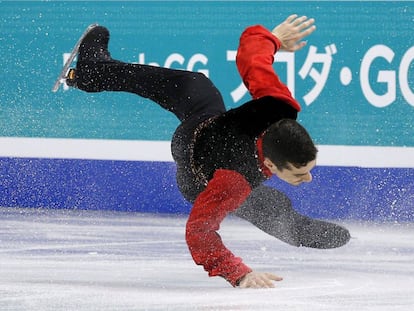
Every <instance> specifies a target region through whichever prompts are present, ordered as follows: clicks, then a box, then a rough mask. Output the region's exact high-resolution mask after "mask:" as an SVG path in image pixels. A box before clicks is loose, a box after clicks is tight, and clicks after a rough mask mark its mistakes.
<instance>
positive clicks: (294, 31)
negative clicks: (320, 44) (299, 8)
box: [272, 14, 316, 52]
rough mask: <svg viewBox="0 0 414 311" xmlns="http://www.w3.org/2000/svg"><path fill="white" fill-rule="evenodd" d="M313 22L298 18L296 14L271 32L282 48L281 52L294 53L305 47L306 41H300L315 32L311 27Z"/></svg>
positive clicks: (302, 17)
mask: <svg viewBox="0 0 414 311" xmlns="http://www.w3.org/2000/svg"><path fill="white" fill-rule="evenodd" d="M314 22H315V20H314V19H313V18H307V17H306V16H301V17H298V16H297V15H296V14H293V15H290V16H289V17H288V18H286V20H285V21H284V22H282V23H281V24H280V25H278V26H276V27H275V28H274V29H273V30H272V34H273V35H275V36H276V37H277V38H278V39H279V40H280V42H281V43H282V46H281V47H280V49H281V50H284V51H288V52H295V51H297V50H300V49H301V48H303V47H304V46H305V45H306V41H301V40H302V39H304V38H305V37H307V36H309V35H310V34H311V33H312V32H314V31H315V29H316V26H315V25H313V24H314Z"/></svg>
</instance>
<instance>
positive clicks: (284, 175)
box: [264, 158, 316, 186]
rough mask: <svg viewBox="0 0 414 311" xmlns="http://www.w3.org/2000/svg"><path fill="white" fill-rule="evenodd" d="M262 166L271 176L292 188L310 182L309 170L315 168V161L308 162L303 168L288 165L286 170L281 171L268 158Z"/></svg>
mask: <svg viewBox="0 0 414 311" xmlns="http://www.w3.org/2000/svg"><path fill="white" fill-rule="evenodd" d="M264 164H265V165H266V166H267V168H268V169H269V170H270V171H271V172H272V174H274V175H276V176H277V177H279V178H280V179H282V180H284V181H286V182H287V183H289V184H291V185H293V186H298V185H300V184H301V183H303V182H311V181H312V174H311V170H312V169H313V168H314V167H315V165H316V160H313V161H310V162H309V163H308V164H306V165H305V166H301V167H299V168H298V167H295V166H294V165H292V164H290V163H288V168H285V169H282V170H280V169H278V168H277V166H276V165H275V164H274V163H273V162H272V161H270V160H269V159H268V158H265V161H264Z"/></svg>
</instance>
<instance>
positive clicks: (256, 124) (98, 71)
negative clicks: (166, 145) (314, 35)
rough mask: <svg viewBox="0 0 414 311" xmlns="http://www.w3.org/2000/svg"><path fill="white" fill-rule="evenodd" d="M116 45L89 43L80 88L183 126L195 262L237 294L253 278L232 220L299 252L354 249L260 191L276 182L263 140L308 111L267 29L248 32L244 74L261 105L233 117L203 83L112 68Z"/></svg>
mask: <svg viewBox="0 0 414 311" xmlns="http://www.w3.org/2000/svg"><path fill="white" fill-rule="evenodd" d="M108 40H109V32H108V31H107V30H106V28H104V27H98V28H97V29H96V30H94V31H93V32H92V33H91V34H90V35H88V36H87V37H86V38H85V40H84V41H83V44H82V45H81V49H80V51H79V58H78V59H79V60H78V63H77V68H76V81H75V83H76V87H78V88H79V89H82V90H84V91H88V92H99V91H125V92H131V93H135V94H138V95H140V96H142V97H146V98H149V99H151V100H153V101H154V102H156V103H158V104H159V105H160V106H162V107H163V108H164V109H166V110H168V111H171V112H172V113H174V114H175V115H176V116H177V118H178V119H179V120H180V121H181V124H180V126H179V127H178V128H177V130H176V132H175V133H174V136H173V139H172V142H171V150H172V154H173V157H174V160H175V162H176V164H177V183H178V186H179V188H180V191H181V192H182V194H183V196H184V197H185V198H186V199H188V200H189V201H190V202H193V203H194V206H193V208H192V210H191V213H190V215H189V219H188V222H187V227H186V240H187V243H188V246H189V249H190V252H191V255H192V256H193V259H194V261H195V262H196V263H197V264H200V265H203V266H204V269H205V270H206V271H207V272H208V273H209V275H210V276H222V277H224V278H225V279H226V280H228V281H229V282H230V283H231V284H232V285H233V286H235V285H237V284H238V281H239V280H240V279H241V278H242V277H243V276H244V275H246V274H247V273H249V272H250V271H251V269H250V268H249V267H247V266H246V265H245V264H244V263H243V262H242V260H241V259H240V258H238V257H236V256H234V255H233V254H232V253H231V252H230V251H229V250H228V249H227V248H226V247H225V246H224V245H223V243H222V241H221V238H220V236H219V235H218V233H217V231H218V229H219V226H220V223H221V222H222V220H223V219H224V218H225V217H226V215H228V214H229V213H234V214H235V215H237V216H239V217H242V218H244V219H246V220H248V221H250V222H251V223H253V224H254V225H256V226H257V227H259V228H260V229H262V230H263V231H265V232H267V233H269V234H271V235H273V236H275V237H277V238H279V239H281V240H283V241H285V242H287V243H289V244H292V245H296V246H300V245H303V246H309V247H318V248H330V247H336V246H340V245H342V244H344V243H346V242H347V240H348V239H349V234H348V232H347V231H346V230H345V229H343V228H341V227H339V226H337V225H334V224H330V223H326V222H322V221H317V220H312V219H309V218H307V217H305V216H303V215H300V214H298V213H296V212H295V211H294V210H293V209H292V206H291V203H290V200H289V199H288V198H287V197H286V196H285V195H284V194H283V193H281V192H279V191H277V190H276V189H272V188H269V187H266V186H263V185H262V183H263V182H264V181H265V180H266V179H267V178H269V177H270V175H271V174H270V172H269V171H268V170H267V169H266V168H265V166H264V165H263V154H262V150H261V135H262V134H263V133H264V132H265V131H266V129H267V128H268V127H269V126H270V125H271V124H273V123H275V122H277V121H279V120H281V119H284V118H291V119H296V117H297V113H298V111H299V110H300V105H299V104H298V102H297V101H296V100H295V99H294V98H293V97H292V96H291V93H290V92H289V90H288V88H287V87H286V86H285V85H284V84H283V83H282V82H281V81H280V80H279V78H278V76H277V75H276V73H275V71H274V69H273V61H274V54H275V53H276V52H277V51H278V49H279V48H280V41H279V40H278V39H277V38H276V37H275V36H274V35H273V34H272V33H271V32H269V31H268V30H267V29H265V28H264V27H262V26H259V25H258V26H252V27H249V28H247V29H246V30H245V31H244V32H243V34H242V36H241V38H240V45H239V48H238V54H237V67H238V69H239V72H240V75H241V77H242V79H243V82H244V83H245V85H246V86H247V88H248V90H249V91H250V93H251V95H252V97H253V100H251V101H249V102H247V103H245V104H243V105H241V106H240V107H238V108H235V109H231V110H228V111H226V109H225V106H224V103H223V99H222V97H221V95H220V92H219V91H218V90H217V88H216V87H215V86H214V85H213V84H212V82H211V81H210V80H209V79H208V78H207V77H206V76H204V75H203V74H201V73H195V72H189V71H183V70H173V69H167V68H160V67H152V66H148V65H140V64H129V63H123V62H120V61H116V60H113V59H112V58H111V57H110V55H109V52H108V51H107V44H108ZM345 240H346V241H345Z"/></svg>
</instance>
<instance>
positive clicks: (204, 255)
mask: <svg viewBox="0 0 414 311" xmlns="http://www.w3.org/2000/svg"><path fill="white" fill-rule="evenodd" d="M250 192H251V187H250V185H249V184H248V183H247V181H246V179H245V178H244V177H243V176H242V175H240V174H239V173H237V172H235V171H230V170H217V171H216V172H215V174H214V176H213V179H211V180H210V182H209V183H208V185H207V188H206V189H205V190H204V191H203V192H202V193H201V194H200V195H199V196H198V197H197V199H196V201H195V203H194V206H193V208H192V210H191V213H190V216H189V218H188V222H187V226H186V240H187V244H188V247H189V249H190V252H191V255H192V257H193V259H194V261H195V263H196V264H198V265H203V266H204V269H205V270H206V271H207V272H208V274H209V276H221V277H224V278H225V279H226V280H227V281H229V282H230V283H231V284H232V285H233V286H236V285H237V281H238V280H239V279H240V278H242V277H243V276H245V275H246V274H247V273H249V272H251V271H252V270H251V269H250V268H249V267H247V266H246V265H245V264H243V262H242V260H241V258H238V257H235V256H234V255H233V254H232V253H231V252H230V251H229V250H228V249H227V248H226V247H225V246H224V244H223V242H222V240H221V238H220V236H219V234H218V233H217V231H218V230H219V228H220V223H221V222H222V221H223V219H224V218H225V217H226V215H227V214H228V213H229V212H231V211H234V210H236V209H237V208H238V207H239V206H240V204H242V203H243V201H244V200H245V199H246V198H247V196H248V195H249V194H250Z"/></svg>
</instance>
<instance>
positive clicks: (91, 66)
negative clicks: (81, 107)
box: [66, 26, 115, 92]
mask: <svg viewBox="0 0 414 311" xmlns="http://www.w3.org/2000/svg"><path fill="white" fill-rule="evenodd" d="M108 43H109V31H108V29H107V28H105V27H103V26H96V27H94V28H93V29H92V30H91V31H90V32H89V33H88V34H87V35H86V36H85V37H84V38H83V40H82V42H81V44H80V46H79V52H78V60H77V63H76V68H71V69H70V70H69V72H68V74H67V77H66V84H67V85H69V86H71V87H76V88H78V89H81V90H83V91H86V92H99V91H101V84H102V80H103V75H104V66H105V64H111V63H115V61H114V60H113V59H112V58H111V54H110V53H109V51H108Z"/></svg>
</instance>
